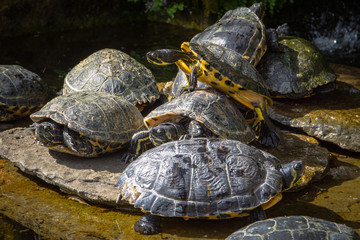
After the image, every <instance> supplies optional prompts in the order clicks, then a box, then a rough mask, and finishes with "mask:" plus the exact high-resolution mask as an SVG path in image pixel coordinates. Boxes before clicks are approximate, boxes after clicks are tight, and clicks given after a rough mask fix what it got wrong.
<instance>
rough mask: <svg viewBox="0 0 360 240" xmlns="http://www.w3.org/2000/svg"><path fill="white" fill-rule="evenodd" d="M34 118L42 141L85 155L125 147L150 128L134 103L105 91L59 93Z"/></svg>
mask: <svg viewBox="0 0 360 240" xmlns="http://www.w3.org/2000/svg"><path fill="white" fill-rule="evenodd" d="M30 118H31V119H32V120H33V121H34V122H35V123H34V124H33V127H35V139H36V142H37V143H38V144H40V145H42V146H46V147H48V148H50V149H53V150H56V151H60V152H66V153H70V154H73V155H77V156H81V157H95V156H98V155H100V154H104V153H108V152H114V151H116V150H118V149H120V148H124V147H126V146H128V143H129V142H130V140H131V136H132V135H133V134H134V133H136V132H138V131H141V130H144V129H146V127H145V125H144V123H143V117H142V115H141V113H140V112H139V110H138V109H137V108H136V107H135V106H134V105H133V104H131V103H130V102H129V101H127V100H126V99H125V98H124V97H120V96H114V95H111V94H108V93H104V92H73V93H69V94H66V95H61V96H58V97H56V98H54V99H52V100H51V101H50V102H48V103H47V104H46V105H45V106H44V107H43V108H42V109H41V110H40V111H38V112H36V113H33V114H31V115H30Z"/></svg>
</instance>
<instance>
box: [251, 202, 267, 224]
mask: <svg viewBox="0 0 360 240" xmlns="http://www.w3.org/2000/svg"><path fill="white" fill-rule="evenodd" d="M265 219H266V214H265V211H264V209H263V208H262V206H259V207H257V208H255V209H253V210H251V211H250V221H251V222H252V223H253V222H256V221H260V220H265Z"/></svg>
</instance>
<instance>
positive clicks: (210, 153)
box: [117, 3, 331, 236]
mask: <svg viewBox="0 0 360 240" xmlns="http://www.w3.org/2000/svg"><path fill="white" fill-rule="evenodd" d="M262 15H263V10H262V4H261V3H260V4H254V5H253V6H251V7H250V8H238V9H236V10H233V11H229V12H228V13H226V14H225V15H224V16H223V18H221V19H220V20H219V22H217V23H215V24H214V25H212V26H210V27H208V28H207V29H205V30H204V32H202V33H199V34H198V35H196V36H195V37H194V38H193V39H192V40H191V41H190V42H189V43H187V42H186V43H183V44H182V45H181V50H173V49H160V50H156V51H152V52H149V53H148V54H147V59H148V61H150V62H151V63H154V64H157V65H166V64H176V65H177V66H178V68H179V73H178V75H177V77H176V79H175V82H174V84H173V89H172V94H173V96H174V97H175V98H174V99H172V100H171V101H169V102H167V103H165V104H163V105H161V106H159V107H158V108H156V109H155V110H153V111H152V112H151V113H150V114H149V115H148V116H146V117H145V119H144V120H145V125H146V126H147V128H148V130H145V131H141V132H139V133H137V134H135V135H134V136H133V139H132V141H131V144H130V158H127V159H128V160H129V159H131V160H134V158H136V157H137V158H136V160H134V161H133V162H131V163H130V165H129V166H128V167H127V168H126V169H125V171H124V172H123V173H122V175H121V177H120V178H119V180H118V183H117V185H118V186H119V189H120V195H119V200H126V201H128V202H129V203H131V204H133V205H134V206H135V207H138V208H141V209H142V211H144V212H146V214H145V215H144V216H143V217H141V218H140V219H139V220H138V221H137V222H136V223H135V225H134V229H135V231H137V232H140V233H142V234H156V233H158V232H160V231H161V228H160V221H161V217H183V218H185V219H187V218H205V219H222V218H231V217H237V216H243V215H250V219H251V220H252V221H258V220H264V219H265V218H266V216H265V213H264V210H266V209H267V208H269V207H271V206H273V205H274V204H276V203H277V202H278V201H280V200H281V196H282V195H281V192H282V191H286V190H288V189H290V188H291V187H292V186H293V185H294V184H295V183H296V182H297V181H298V180H299V178H300V177H301V176H302V174H303V173H304V163H303V162H301V161H294V162H291V163H289V164H285V165H280V164H279V162H280V161H279V160H278V159H277V158H276V157H274V156H273V155H271V154H269V153H267V152H265V151H262V150H259V149H257V148H255V147H252V146H249V145H247V143H249V142H250V141H251V140H252V139H254V133H253V132H252V131H249V126H248V124H246V122H245V121H244V120H243V119H242V117H240V118H241V121H239V119H238V118H235V115H234V114H235V113H236V112H238V111H237V110H238V105H237V104H236V103H234V102H233V101H230V100H229V98H226V97H225V95H227V96H230V97H231V98H232V99H233V100H235V102H237V103H240V104H241V105H242V106H245V107H246V108H248V109H251V110H253V111H254V112H255V115H256V119H255V121H254V123H253V129H254V130H255V132H256V134H257V135H258V139H259V140H260V142H261V143H262V145H264V146H267V147H276V146H277V144H278V142H279V140H280V139H279V135H278V134H277V132H276V130H275V127H274V126H273V124H272V123H271V121H270V119H269V118H268V116H267V106H268V105H269V104H271V103H272V99H271V98H270V96H274V95H270V93H269V91H268V90H269V86H268V83H267V82H266V81H265V80H264V78H263V77H262V76H261V74H260V73H259V72H258V70H257V69H256V68H255V66H256V65H258V63H259V62H260V63H259V64H261V61H260V59H261V58H262V56H263V55H264V56H266V54H265V51H266V48H267V46H269V49H271V50H270V51H268V52H274V53H281V54H284V53H286V52H287V51H288V50H287V49H286V46H285V44H284V43H283V42H282V40H281V39H280V40H281V41H278V39H277V32H276V31H273V30H268V31H265V27H264V24H263V23H262V21H261V18H262ZM265 32H266V33H267V38H268V40H267V41H266V40H265ZM301 44H305V43H304V42H302V43H301ZM306 51H308V49H307V48H301V47H300V50H299V53H304V52H306ZM268 55H269V54H268ZM299 55H300V54H299ZM269 59H270V60H269V63H267V64H269V65H270V64H271V57H269ZM315 59H316V58H315ZM318 59H320V58H318ZM308 60H309V62H310V63H311V66H314V65H315V64H316V63H314V62H313V61H315V60H314V58H311V59H310V58H308ZM295 61H298V59H294V58H293V57H292V58H290V59H289V64H293V62H295ZM320 61H321V59H320ZM269 68H271V67H269ZM306 69H307V68H303V69H301V70H300V71H301V73H304V71H305V70H306ZM265 72H267V71H265V70H264V73H265ZM325 72H326V70H325ZM317 73H318V72H316V71H312V70H310V73H309V74H307V76H311V75H315V74H317ZM278 74H284V73H281V72H280V73H278ZM304 74H305V73H304ZM297 76H299V74H297ZM330 78H331V77H328V79H330ZM267 79H268V77H267ZM198 81H200V84H199V86H198V85H197V83H198ZM316 81H317V80H315V81H313V82H316ZM197 86H198V87H200V88H198V89H196V87H197ZM204 88H205V89H204ZM271 93H273V92H271ZM304 95H305V94H304ZM304 95H303V94H301V95H299V96H304ZM236 129H237V130H236ZM149 145H152V146H151V148H152V149H150V150H149V149H148V148H149V147H148V146H149ZM154 146H156V147H154ZM153 147H154V148H153ZM131 154H132V155H131ZM128 156H129V155H128ZM305 219H306V217H305ZM264 224H265V223H264ZM288 227H289V228H291V226H288ZM320 228H321V227H319V228H318V229H315V227H314V229H312V228H311V227H308V230H309V231H318V230H319V229H320ZM289 231H291V229H290V230H289ZM304 231H305V230H304ZM319 231H320V230H319ZM325 231H326V230H324V232H325ZM273 232H274V233H275V234H276V233H277V232H278V230H276V229H275V230H274V231H273ZM314 236H318V235H317V233H315V235H314ZM319 236H320V235H319Z"/></svg>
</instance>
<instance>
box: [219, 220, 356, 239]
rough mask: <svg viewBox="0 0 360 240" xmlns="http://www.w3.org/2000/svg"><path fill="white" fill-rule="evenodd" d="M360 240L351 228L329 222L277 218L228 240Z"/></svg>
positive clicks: (256, 224)
mask: <svg viewBox="0 0 360 240" xmlns="http://www.w3.org/2000/svg"><path fill="white" fill-rule="evenodd" d="M242 239H244V240H245V239H247V240H251V239H254V240H255V239H256V240H265V239H266V240H303V239H322V240H331V239H344V240H345V239H348V240H359V239H360V237H359V235H358V234H357V233H356V232H355V231H354V230H352V229H351V228H350V227H348V226H346V225H343V224H338V223H335V222H330V221H327V220H323V219H319V218H313V217H307V216H288V217H277V218H271V219H267V220H263V221H258V222H255V223H253V224H250V225H248V226H246V227H244V228H241V229H240V230H238V231H236V232H234V233H233V234H231V235H230V236H229V237H227V238H226V240H242Z"/></svg>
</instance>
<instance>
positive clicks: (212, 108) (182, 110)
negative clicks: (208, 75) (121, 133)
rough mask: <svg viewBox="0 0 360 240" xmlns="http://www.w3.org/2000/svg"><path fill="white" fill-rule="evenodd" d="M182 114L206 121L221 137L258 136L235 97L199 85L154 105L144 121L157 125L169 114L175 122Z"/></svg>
mask: <svg viewBox="0 0 360 240" xmlns="http://www.w3.org/2000/svg"><path fill="white" fill-rule="evenodd" d="M178 116H185V117H188V118H190V119H194V120H196V121H198V122H201V123H203V124H204V125H205V127H207V128H208V129H209V130H210V131H212V132H213V133H215V134H216V135H218V136H219V137H220V138H226V139H234V140H239V141H243V142H246V143H249V142H251V141H252V140H254V139H255V133H254V131H253V130H252V129H251V128H250V126H249V124H248V123H247V122H246V120H245V118H244V117H243V116H242V114H241V112H240V111H239V110H238V109H237V108H236V106H235V105H234V104H233V103H232V102H231V100H230V99H229V98H228V97H227V96H226V95H224V94H222V93H219V92H217V91H215V90H213V89H209V90H200V89H198V90H195V91H193V92H191V93H186V94H183V95H181V96H180V97H177V98H175V99H173V100H172V101H170V102H167V103H165V104H162V105H160V106H159V107H157V108H156V109H154V110H153V111H152V112H151V113H149V114H148V115H147V116H146V117H145V118H144V121H145V122H146V124H147V126H148V127H155V126H157V125H158V124H160V123H161V122H162V120H161V119H166V118H167V119H168V121H170V122H172V121H176V119H177V118H179V117H178ZM156 120H157V121H156Z"/></svg>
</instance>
